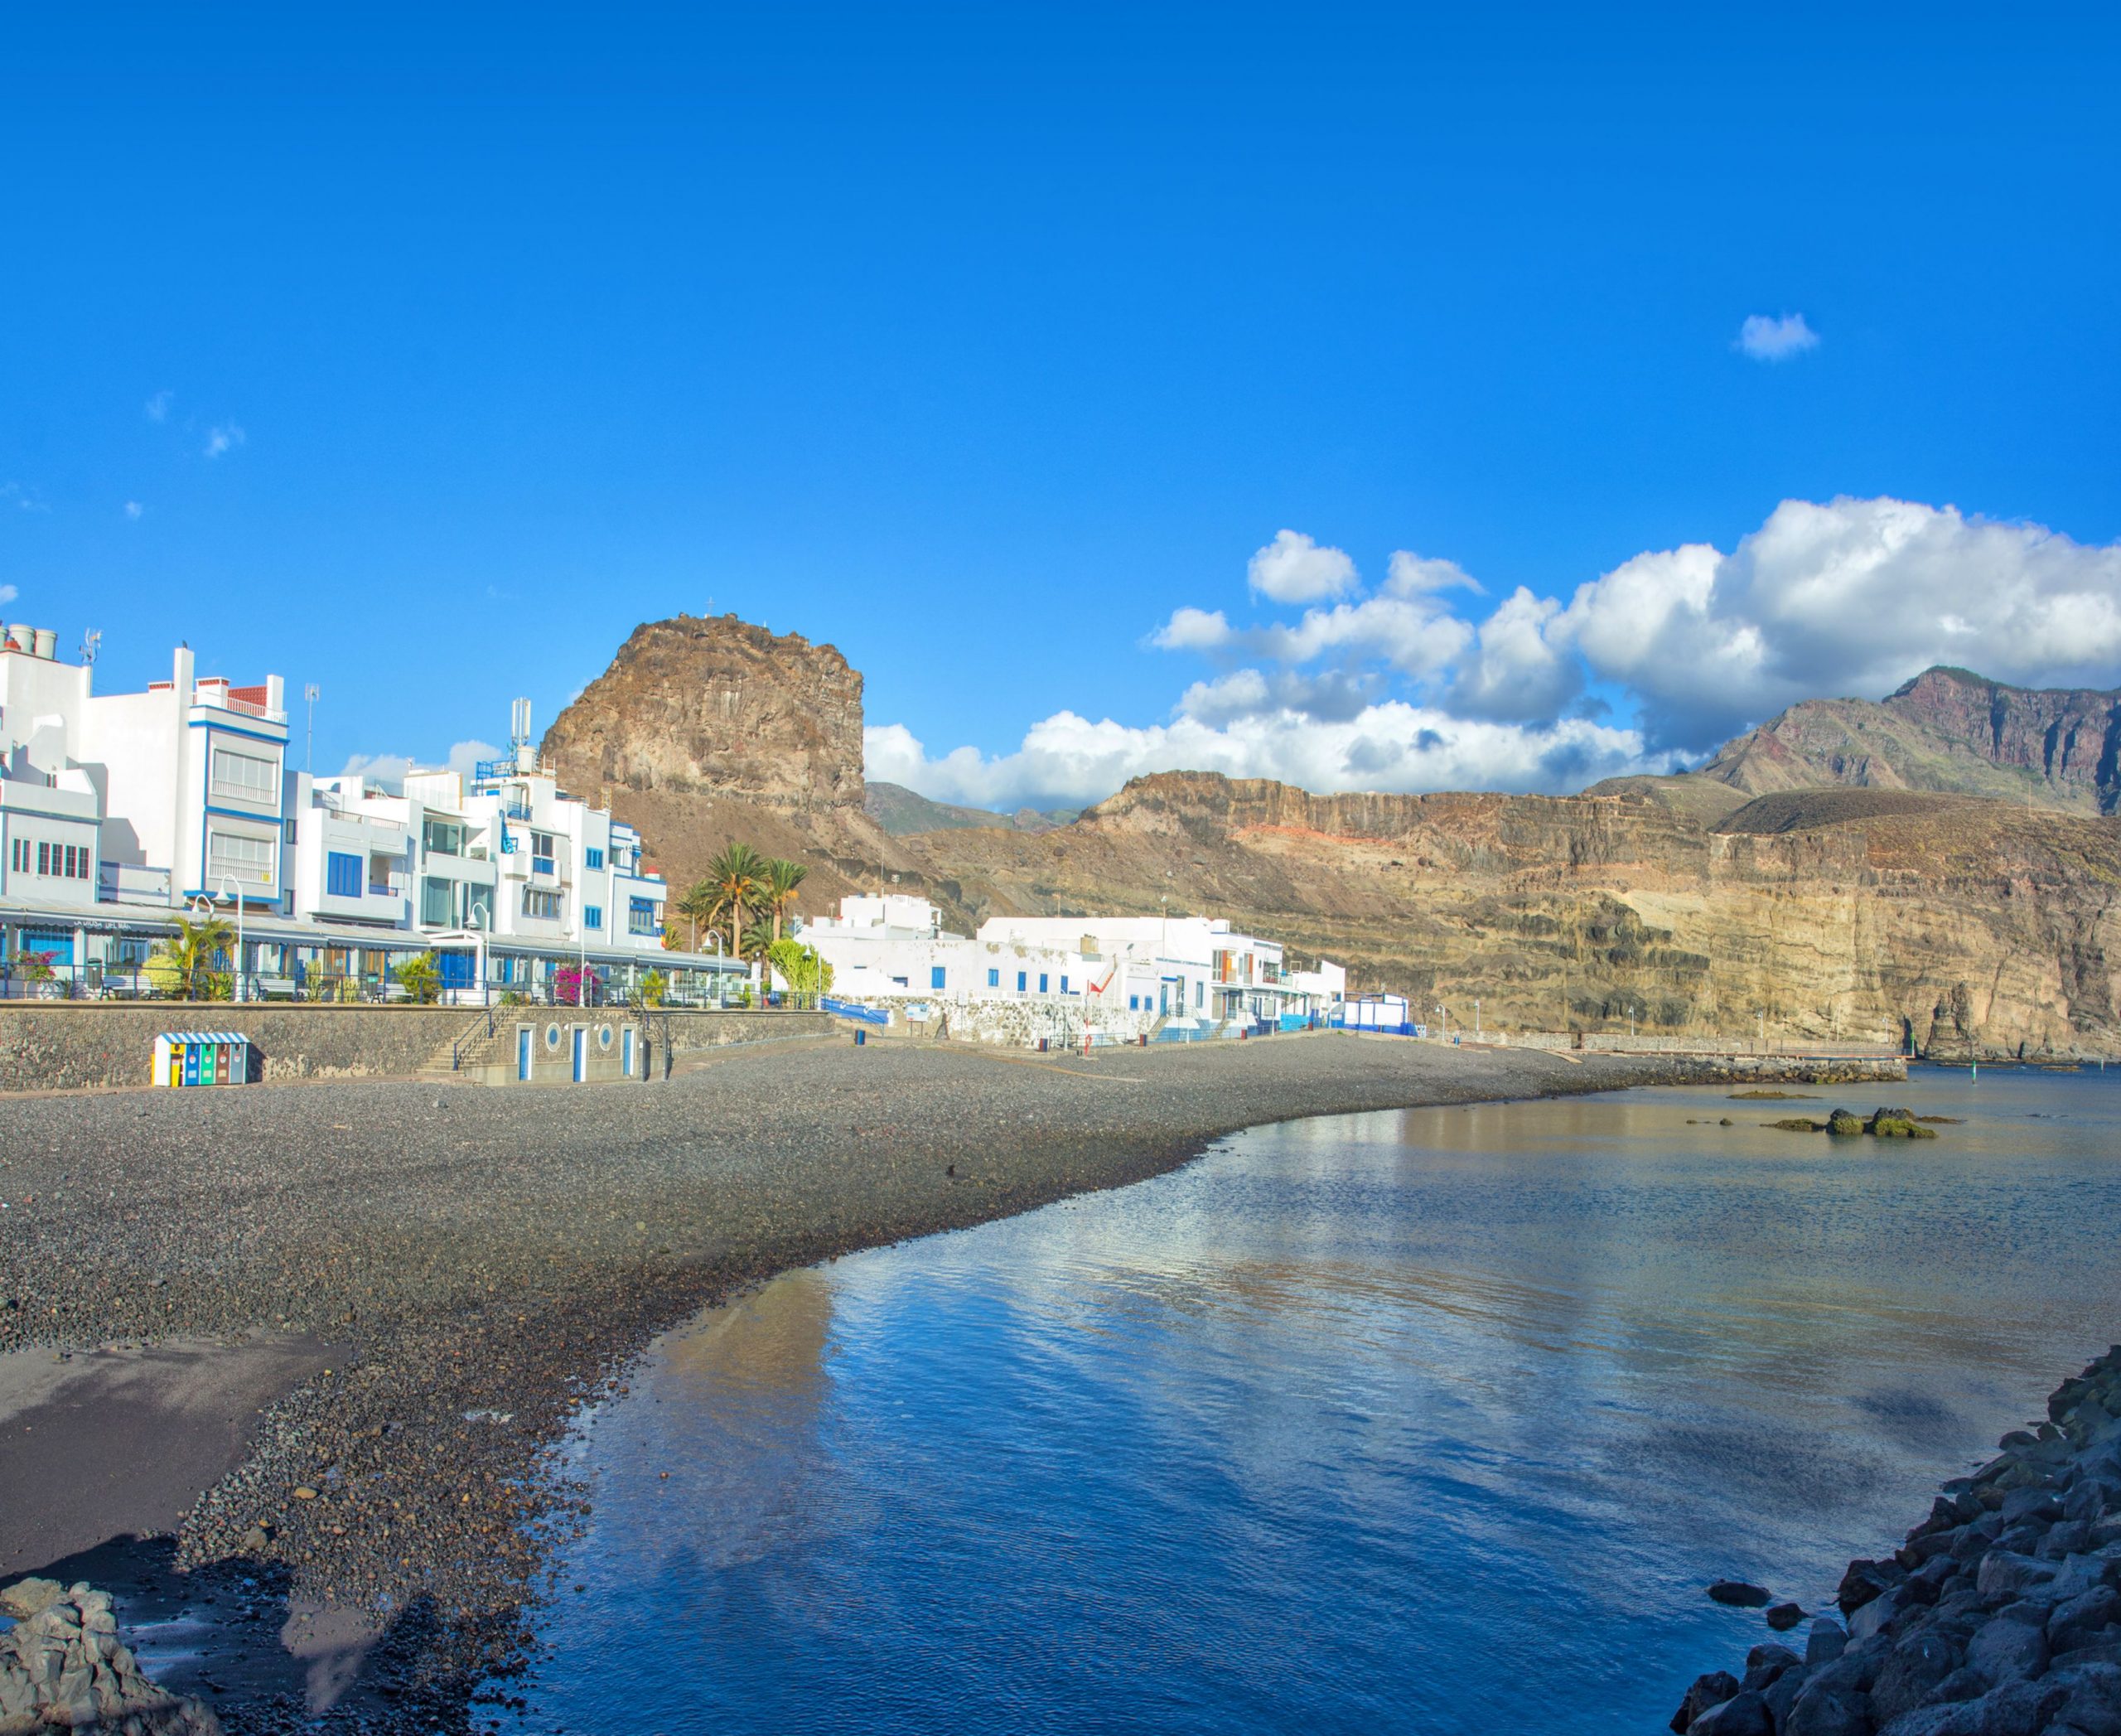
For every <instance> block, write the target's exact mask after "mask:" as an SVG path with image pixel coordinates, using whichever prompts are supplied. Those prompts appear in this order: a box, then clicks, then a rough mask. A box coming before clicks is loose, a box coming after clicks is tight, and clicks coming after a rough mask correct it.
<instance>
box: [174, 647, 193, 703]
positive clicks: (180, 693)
mask: <svg viewBox="0 0 2121 1736" xmlns="http://www.w3.org/2000/svg"><path fill="white" fill-rule="evenodd" d="M170 668H171V673H170V680H171V683H172V685H174V686H175V687H176V703H177V704H180V705H189V704H191V670H192V661H191V646H188V645H180V646H178V647H177V648H176V659H175V660H174V661H173V662H172V665H171V666H170Z"/></svg>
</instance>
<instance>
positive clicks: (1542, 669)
mask: <svg viewBox="0 0 2121 1736" xmlns="http://www.w3.org/2000/svg"><path fill="white" fill-rule="evenodd" d="M1560 613H1561V604H1560V603H1559V602H1557V601H1555V599H1554V598H1553V597H1534V595H1533V594H1532V593H1531V592H1529V590H1527V589H1526V588H1524V586H1523V585H1519V587H1518V588H1516V589H1515V591H1513V592H1510V595H1509V596H1508V597H1505V598H1504V599H1503V601H1502V602H1501V603H1500V606H1499V607H1497V608H1496V609H1495V612H1494V613H1493V614H1492V615H1490V616H1489V617H1488V618H1487V619H1486V621H1482V622H1481V626H1480V629H1479V631H1478V632H1477V633H1476V635H1475V642H1474V644H1473V646H1472V648H1471V650H1470V651H1469V652H1468V653H1467V655H1466V657H1465V658H1464V659H1463V660H1462V661H1461V662H1460V664H1459V665H1458V668H1457V672H1456V674H1455V675H1453V676H1452V682H1451V704H1452V708H1454V709H1456V710H1457V711H1460V712H1463V713H1466V714H1467V715H1469V716H1471V717H1476V718H1495V719H1497V720H1499V721H1502V722H1508V723H1529V722H1532V721H1534V719H1537V718H1551V717H1555V716H1558V714H1559V713H1560V712H1561V710H1562V708H1563V707H1564V706H1566V705H1567V704H1568V703H1569V701H1570V700H1572V699H1574V698H1575V697H1576V696H1577V694H1578V692H1580V691H1581V690H1582V686H1583V672H1582V667H1581V665H1579V664H1578V662H1577V660H1576V659H1575V658H1574V657H1572V656H1570V655H1568V653H1567V651H1566V650H1565V649H1563V647H1562V646H1559V645H1558V644H1557V643H1556V638H1555V635H1554V634H1553V623H1554V621H1555V618H1556V617H1558V616H1559V614H1560Z"/></svg>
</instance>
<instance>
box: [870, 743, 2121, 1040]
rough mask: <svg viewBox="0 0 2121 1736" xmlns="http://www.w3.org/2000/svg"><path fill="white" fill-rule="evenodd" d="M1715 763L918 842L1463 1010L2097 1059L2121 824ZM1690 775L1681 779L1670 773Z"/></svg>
mask: <svg viewBox="0 0 2121 1736" xmlns="http://www.w3.org/2000/svg"><path fill="white" fill-rule="evenodd" d="M1696 782H1697V781H1695V780H1689V779H1680V780H1675V781H1657V780H1645V781H1640V784H1639V786H1635V787H1628V788H1623V789H1621V790H1619V791H1614V792H1610V793H1606V794H1597V795H1581V796H1571V797H1548V796H1513V795H1322V796H1321V795H1309V794H1307V792H1305V791H1302V790H1297V789H1293V788H1291V787H1290V786H1287V785H1283V784H1277V783H1271V782H1265V781H1246V780H1230V779H1226V778H1222V777H1220V776H1214V775H1211V774H1201V773H1173V774H1168V775H1166V776H1158V777H1150V778H1142V779H1138V780H1137V781H1134V782H1133V783H1131V784H1129V785H1128V786H1127V788H1126V789H1124V790H1123V791H1120V793H1119V794H1118V795H1115V796H1114V797H1112V798H1111V799H1110V800H1107V801H1105V802H1103V803H1100V804H1099V805H1098V806H1096V807H1095V808H1093V809H1091V810H1089V811H1088V812H1086V813H1085V815H1083V817H1082V818H1081V819H1080V820H1078V821H1077V822H1076V823H1075V824H1074V825H1071V826H1067V827H1064V828H1062V829H1060V830H1058V831H1056V832H1051V833H1047V834H1042V835H1040V836H1036V837H1027V836H1023V835H1021V834H1009V833H1003V832H995V831H984V832H974V831H958V832H949V833H934V834H925V835H923V836H921V837H919V838H916V839H911V840H909V843H910V844H911V846H912V847H913V848H914V849H916V851H917V852H918V853H919V854H920V857H921V858H922V859H923V861H924V862H925V863H927V865H928V867H929V868H930V873H934V874H936V875H939V876H940V875H947V876H949V877H950V878H953V879H954V880H955V881H956V882H958V883H959V884H960V886H961V887H963V890H964V898H965V901H966V902H967V903H968V905H969V906H971V907H974V908H975V909H976V910H978V911H979V912H986V911H988V910H998V909H1011V910H1027V911H1040V912H1051V913H1053V914H1061V913H1065V912H1078V911H1089V910H1115V909H1116V910H1122V911H1139V912H1150V911H1153V910H1155V909H1157V908H1158V907H1159V901H1160V900H1161V899H1162V898H1164V897H1169V898H1170V899H1171V901H1172V907H1173V908H1177V907H1181V906H1182V907H1185V908H1186V909H1188V910H1196V911H1205V912H1212V913H1215V914H1221V915H1227V916H1230V918H1231V919H1232V920H1233V921H1235V922H1237V923H1239V925H1240V926H1253V927H1256V928H1257V929H1259V931H1263V932H1265V933H1268V934H1272V935H1275V936H1280V937H1283V938H1284V939H1286V940H1288V941H1289V942H1290V943H1291V944H1292V945H1293V946H1295V947H1297V948H1298V949H1300V950H1303V951H1305V952H1307V953H1312V954H1324V955H1327V956H1330V957H1332V958H1336V959H1338V960H1341V961H1342V962H1343V963H1346V964H1347V965H1349V966H1350V973H1351V976H1352V977H1353V979H1355V983H1356V985H1357V986H1358V987H1359V988H1360V987H1369V988H1377V987H1388V988H1392V989H1399V990H1402V991H1404V992H1407V993H1409V994H1413V996H1414V997H1415V998H1416V999H1417V1000H1418V1003H1421V1004H1423V1005H1433V1003H1435V1002H1436V1001H1437V1000H1442V1001H1445V1002H1447V1003H1449V1004H1450V1005H1451V1006H1452V1008H1453V1015H1454V1017H1456V1018H1466V1019H1467V1021H1468V1023H1470V1018H1471V1010H1472V1003H1473V1002H1474V1001H1475V1000H1476V999H1477V1000H1479V1001H1480V1003H1481V1015H1482V1018H1483V1019H1484V1021H1485V1022H1486V1023H1487V1024H1488V1025H1489V1026H1490V1027H1493V1026H1502V1027H1505V1028H1508V1027H1516V1028H1531V1029H1541V1030H1555V1029H1559V1028H1564V1024H1566V1026H1568V1027H1573V1028H1582V1029H1593V1030H1596V1029H1625V1028H1626V1027H1627V1024H1628V1023H1629V1018H1630V1008H1633V1009H1634V1012H1633V1017H1634V1020H1635V1024H1636V1028H1638V1029H1640V1030H1645V1031H1649V1032H1662V1033H1666V1034H1672V1035H1684V1034H1694V1035H1704V1036H1706V1035H1720V1036H1725V1037H1744V1036H1749V1035H1754V1034H1757V1033H1758V1032H1760V1031H1761V1028H1762V1027H1763V1026H1765V1028H1766V1032H1767V1033H1768V1034H1769V1035H1771V1036H1779V1037H1789V1038H1805V1039H1814V1040H1816V1039H1825V1040H1833V1039H1836V1038H1839V1039H1844V1040H1863V1041H1873V1042H1896V1041H1899V1040H1901V1038H1902V1037H1906V1036H1909V1035H1912V1036H1913V1037H1914V1038H1915V1040H1916V1042H1918V1043H1920V1044H1923V1045H1925V1046H1932V1047H1934V1048H1935V1051H1936V1052H1939V1053H1943V1054H1961V1053H1964V1052H1968V1050H1969V1047H1974V1048H1978V1050H1979V1051H1980V1052H1984V1053H1990V1054H1994V1053H1998V1052H2016V1051H2017V1050H2018V1049H2019V1048H2020V1047H2024V1048H2025V1049H2026V1050H2027V1052H2050V1051H2053V1052H2067V1051H2070V1050H2072V1049H2075V1048H2077V1047H2087V1048H2090V1049H2092V1050H2094V1051H2097V1052H2105V1051H2106V1050H2107V1049H2108V1048H2109V1047H2111V1046H2112V1045H2113V1044H2114V1042H2117V1041H2121V1032H2117V1031H2116V1028H2115V1023H2116V1018H2115V1015H2116V1008H2117V1005H2121V979H2117V977H2118V973H2117V967H2121V918H2117V916H2116V914H2115V908H2116V906H2117V904H2121V827H2117V825H2116V824H2114V822H2112V821H2107V820H2097V819H2093V818H2088V817H2076V816H2070V815H2059V814H2056V813H2053V812H2051V811H2036V812H2027V810H2025V809H2024V808H2023V807H2022V805H2012V804H2004V803H1998V802H1993V801H1983V800H1975V799H1971V798H1964V797H1953V796H1945V795H1927V794H1919V793H1915V792H1904V791H1892V792H1888V791H1869V790H1858V789H1847V790H1825V791H1820V790H1813V791H1805V792H1801V793H1799V794H1795V795H1773V796H1769V797H1766V798H1762V799H1761V800H1756V801H1753V802H1751V803H1746V804H1743V805H1736V806H1735V808H1733V806H1732V805H1731V804H1728V803H1712V804H1708V805H1706V806H1704V805H1702V804H1701V803H1700V802H1698V800H1693V794H1694V792H1693V791H1692V790H1690V789H1689V788H1687V787H1685V786H1691V785H1694V784H1695V783H1696ZM1669 784H1676V785H1678V786H1681V787H1679V789H1677V790H1673V789H1671V788H1669V787H1660V785H1666V786H1668V785H1669Z"/></svg>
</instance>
